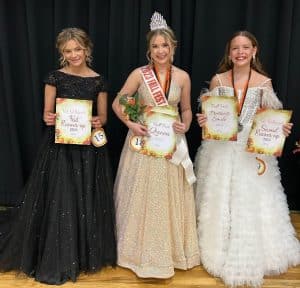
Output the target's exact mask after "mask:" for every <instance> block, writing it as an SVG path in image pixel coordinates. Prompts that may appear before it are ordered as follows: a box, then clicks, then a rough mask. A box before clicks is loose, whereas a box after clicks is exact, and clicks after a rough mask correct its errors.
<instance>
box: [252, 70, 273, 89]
mask: <svg viewBox="0 0 300 288" xmlns="http://www.w3.org/2000/svg"><path fill="white" fill-rule="evenodd" d="M251 82H252V85H251V86H254V87H255V86H266V85H267V86H272V81H271V78H269V77H267V76H265V75H263V74H261V73H259V72H257V71H255V70H252V81H251Z"/></svg>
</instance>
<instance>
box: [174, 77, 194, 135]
mask: <svg viewBox="0 0 300 288" xmlns="http://www.w3.org/2000/svg"><path fill="white" fill-rule="evenodd" d="M182 74H183V75H182V80H183V85H182V90H181V97H180V110H181V121H175V122H174V124H173V129H174V131H175V133H178V134H184V133H186V132H187V131H188V130H189V128H190V125H191V121H192V110H191V96H190V95H191V80H190V77H189V75H188V74H187V73H186V72H182Z"/></svg>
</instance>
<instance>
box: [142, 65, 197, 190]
mask: <svg viewBox="0 0 300 288" xmlns="http://www.w3.org/2000/svg"><path fill="white" fill-rule="evenodd" d="M141 74H142V77H143V79H144V82H145V84H146V87H147V88H148V90H149V92H150V95H151V96H152V98H153V100H154V103H155V105H156V106H167V105H169V103H168V100H167V99H166V96H165V93H164V92H163V90H162V88H161V86H160V84H159V82H158V80H157V78H156V77H155V74H154V72H153V70H152V69H151V68H150V67H149V66H144V67H142V68H141ZM168 161H170V162H171V163H173V164H175V165H177V166H178V165H180V164H181V165H182V167H183V168H184V171H185V177H186V180H187V182H188V183H189V185H192V184H193V183H194V182H195V181H196V177H195V174H194V170H193V163H192V161H191V159H190V156H189V153H188V148H187V144H186V142H185V139H184V136H183V135H177V137H176V150H175V152H174V153H173V155H172V158H170V159H168Z"/></svg>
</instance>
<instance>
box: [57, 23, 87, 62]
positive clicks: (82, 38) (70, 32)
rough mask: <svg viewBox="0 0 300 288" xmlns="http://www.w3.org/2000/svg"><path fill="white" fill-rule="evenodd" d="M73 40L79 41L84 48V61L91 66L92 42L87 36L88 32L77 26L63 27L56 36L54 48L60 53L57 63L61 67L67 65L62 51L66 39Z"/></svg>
mask: <svg viewBox="0 0 300 288" xmlns="http://www.w3.org/2000/svg"><path fill="white" fill-rule="evenodd" d="M70 40H75V41H77V42H78V43H79V45H80V46H82V48H84V49H85V54H86V63H87V65H88V66H90V67H91V65H92V60H93V57H92V51H93V43H92V41H91V39H90V38H89V36H88V34H87V33H86V32H85V31H84V30H82V29H79V28H73V27H72V28H65V29H63V30H62V31H61V32H60V33H59V34H58V36H57V38H56V48H57V49H58V51H59V53H60V58H59V63H60V66H61V67H65V66H67V65H68V62H67V61H66V59H65V57H64V55H63V52H64V48H65V46H66V44H67V42H68V41H70Z"/></svg>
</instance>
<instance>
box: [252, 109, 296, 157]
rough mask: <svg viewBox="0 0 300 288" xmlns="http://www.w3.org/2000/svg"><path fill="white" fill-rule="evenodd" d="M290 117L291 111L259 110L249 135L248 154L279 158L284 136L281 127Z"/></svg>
mask: <svg viewBox="0 0 300 288" xmlns="http://www.w3.org/2000/svg"><path fill="white" fill-rule="evenodd" d="M291 117H292V111H291V110H274V109H260V110H259V111H257V112H256V115H255V117H254V121H253V124H252V128H251V131H250V134H249V138H248V142H247V148H246V150H247V151H248V152H253V153H261V154H268V155H274V156H281V154H282V150H283V146H284V142H285V136H284V134H283V131H282V126H283V124H285V123H288V122H289V121H290V119H291Z"/></svg>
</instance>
